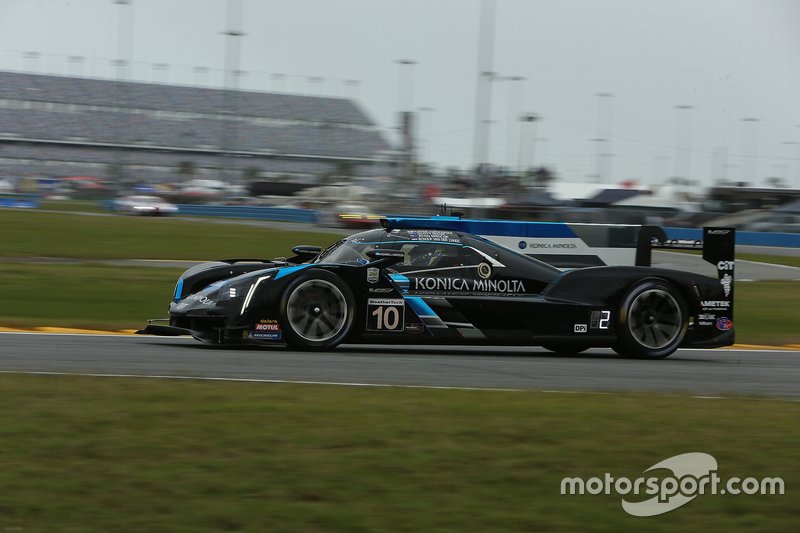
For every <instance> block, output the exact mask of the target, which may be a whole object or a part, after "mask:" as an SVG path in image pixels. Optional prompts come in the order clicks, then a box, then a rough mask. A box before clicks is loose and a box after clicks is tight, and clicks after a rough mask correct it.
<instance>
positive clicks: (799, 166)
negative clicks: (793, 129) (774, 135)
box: [783, 126, 800, 189]
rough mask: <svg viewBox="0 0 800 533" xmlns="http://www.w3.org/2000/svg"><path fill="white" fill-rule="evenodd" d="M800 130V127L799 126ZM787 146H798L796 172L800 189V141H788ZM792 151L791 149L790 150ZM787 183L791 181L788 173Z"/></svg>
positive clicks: (785, 143)
mask: <svg viewBox="0 0 800 533" xmlns="http://www.w3.org/2000/svg"><path fill="white" fill-rule="evenodd" d="M798 128H800V126H798ZM783 144H784V145H786V146H790V147H791V146H797V159H796V160H795V165H796V170H795V180H796V181H797V188H798V189H800V142H798V141H786V142H784V143H783ZM790 149H791V148H790ZM786 181H787V182H788V181H789V173H788V171H787V173H786Z"/></svg>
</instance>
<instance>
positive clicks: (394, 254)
mask: <svg viewBox="0 0 800 533" xmlns="http://www.w3.org/2000/svg"><path fill="white" fill-rule="evenodd" d="M367 257H369V258H370V259H372V261H371V262H370V263H368V266H371V267H386V266H389V265H394V264H397V263H402V262H403V260H405V258H406V256H405V254H404V253H403V252H401V251H400V250H386V249H381V248H375V249H374V250H368V251H367Z"/></svg>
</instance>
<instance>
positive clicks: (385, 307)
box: [367, 298, 406, 332]
mask: <svg viewBox="0 0 800 533" xmlns="http://www.w3.org/2000/svg"><path fill="white" fill-rule="evenodd" d="M405 310H406V302H405V300H403V299H402V298H369V299H368V300H367V331H381V332H396V331H398V332H399V331H403V329H404V328H405Z"/></svg>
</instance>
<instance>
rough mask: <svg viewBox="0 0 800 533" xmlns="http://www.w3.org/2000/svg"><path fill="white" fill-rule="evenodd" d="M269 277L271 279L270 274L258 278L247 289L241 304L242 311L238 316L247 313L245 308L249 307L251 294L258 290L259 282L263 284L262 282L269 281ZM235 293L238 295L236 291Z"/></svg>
mask: <svg viewBox="0 0 800 533" xmlns="http://www.w3.org/2000/svg"><path fill="white" fill-rule="evenodd" d="M271 277H272V274H268V275H266V276H261V277H260V278H258V279H257V280H256V281H255V283H253V284H252V285H250V288H249V289H247V295H246V296H245V297H244V303H243V304H242V311H241V312H240V313H239V314H240V315H243V314H244V312H245V311H247V306H248V305H250V300H252V299H253V294H255V292H256V289H258V286H259V284H261V282H263V281H266V280H268V279H270V278H271ZM237 293H238V291H237Z"/></svg>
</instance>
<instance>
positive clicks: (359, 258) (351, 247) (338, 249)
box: [314, 240, 388, 265]
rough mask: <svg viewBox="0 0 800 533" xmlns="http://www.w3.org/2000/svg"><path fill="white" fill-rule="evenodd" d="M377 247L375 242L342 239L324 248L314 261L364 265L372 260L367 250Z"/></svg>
mask: <svg viewBox="0 0 800 533" xmlns="http://www.w3.org/2000/svg"><path fill="white" fill-rule="evenodd" d="M387 244H388V243H387ZM377 247H378V246H377V245H376V244H375V243H369V244H367V243H363V242H353V241H348V240H342V241H339V242H337V243H336V244H334V245H333V246H330V247H329V248H328V249H326V250H324V251H323V252H322V253H321V254H319V256H318V257H317V259H316V261H314V262H315V263H343V264H353V265H355V264H359V265H364V264H366V263H368V262H369V261H370V259H369V257H367V252H368V251H369V250H372V249H374V248H377Z"/></svg>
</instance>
